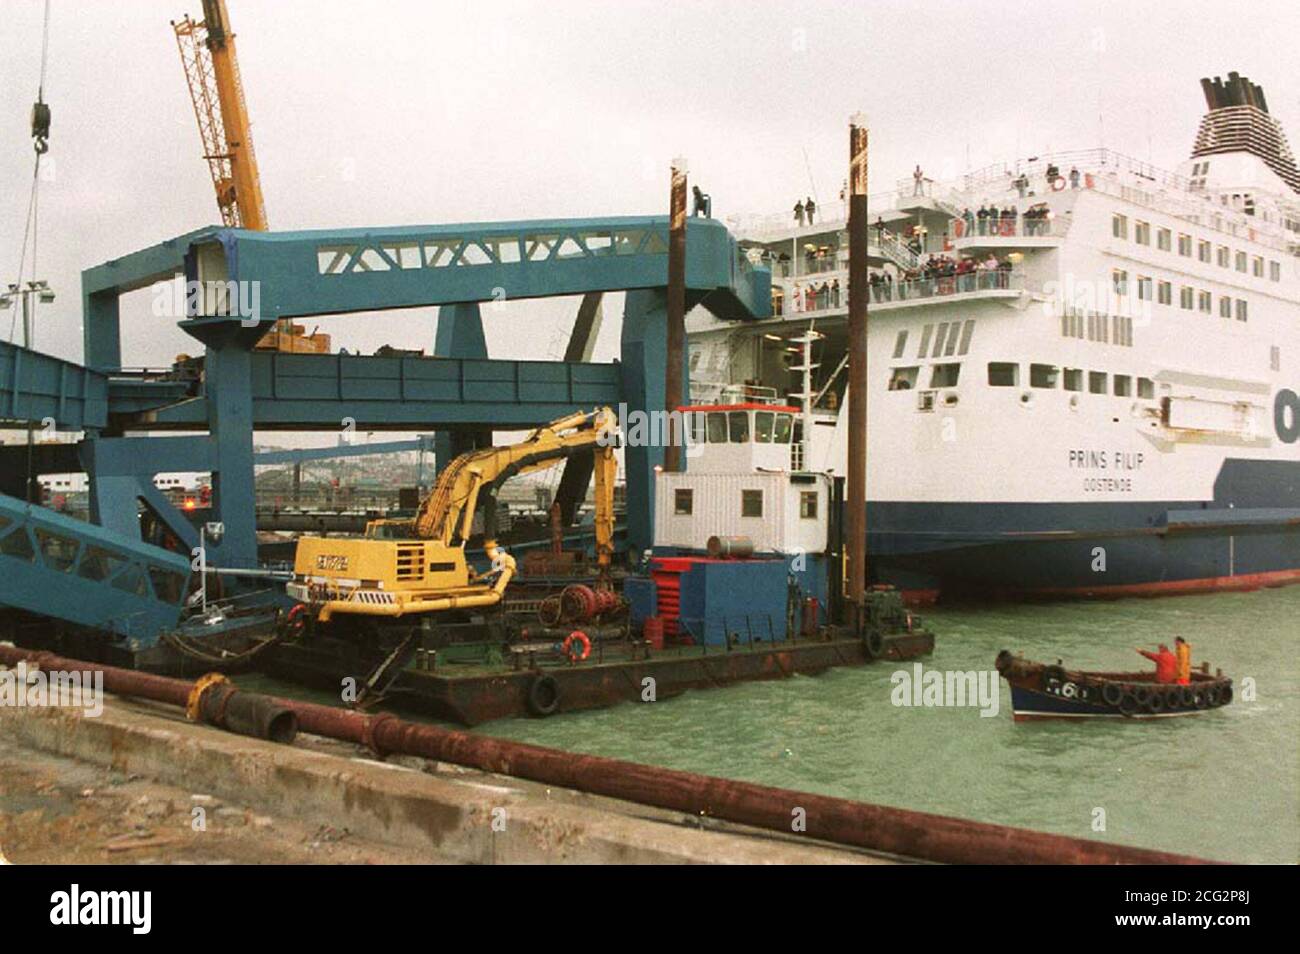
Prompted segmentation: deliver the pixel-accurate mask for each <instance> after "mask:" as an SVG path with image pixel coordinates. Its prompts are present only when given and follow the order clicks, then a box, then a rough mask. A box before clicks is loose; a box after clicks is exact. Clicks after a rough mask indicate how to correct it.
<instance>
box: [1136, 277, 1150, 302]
mask: <svg viewBox="0 0 1300 954" xmlns="http://www.w3.org/2000/svg"><path fill="white" fill-rule="evenodd" d="M1137 285H1138V301H1150V300H1151V276H1150V275H1139V276H1138V282H1137Z"/></svg>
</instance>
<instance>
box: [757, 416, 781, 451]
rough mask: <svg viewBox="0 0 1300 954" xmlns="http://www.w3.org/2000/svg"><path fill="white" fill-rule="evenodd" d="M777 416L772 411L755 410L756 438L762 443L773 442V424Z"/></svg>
mask: <svg viewBox="0 0 1300 954" xmlns="http://www.w3.org/2000/svg"><path fill="white" fill-rule="evenodd" d="M775 417H776V415H775V414H773V413H772V412H771V411H755V412H754V440H756V441H758V442H759V443H760V444H770V443H772V425H773V423H774V418H775Z"/></svg>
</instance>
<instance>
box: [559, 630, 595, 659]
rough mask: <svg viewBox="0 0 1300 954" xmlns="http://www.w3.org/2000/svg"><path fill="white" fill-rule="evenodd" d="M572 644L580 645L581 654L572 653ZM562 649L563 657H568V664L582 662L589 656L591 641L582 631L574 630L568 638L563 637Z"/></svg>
mask: <svg viewBox="0 0 1300 954" xmlns="http://www.w3.org/2000/svg"><path fill="white" fill-rule="evenodd" d="M574 643H582V652H580V653H575V652H574V651H573V644H574ZM562 648H563V649H564V655H566V656H568V657H569V662H571V663H575V662H582V661H583V660H584V659H586V658H587V657H588V656H590V655H591V639H590V638H589V637H588V636H587V634H586V633H584V632H583V631H582V630H580V629H575V630H574V631H573V632H571V633H570V634H569V635H568V636H566V637H564V643H563V645H562Z"/></svg>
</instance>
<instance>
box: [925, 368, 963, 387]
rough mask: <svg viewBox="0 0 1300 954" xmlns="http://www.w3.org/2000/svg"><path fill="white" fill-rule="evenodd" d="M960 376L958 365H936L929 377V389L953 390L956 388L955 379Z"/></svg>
mask: <svg viewBox="0 0 1300 954" xmlns="http://www.w3.org/2000/svg"><path fill="white" fill-rule="evenodd" d="M960 374H961V365H960V364H936V365H935V366H934V370H933V372H932V373H931V375H930V387H932V388H955V387H956V386H957V377H958V375H960Z"/></svg>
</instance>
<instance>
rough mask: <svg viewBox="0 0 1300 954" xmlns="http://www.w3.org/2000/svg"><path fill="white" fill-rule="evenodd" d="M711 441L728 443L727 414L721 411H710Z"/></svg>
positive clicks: (713, 442)
mask: <svg viewBox="0 0 1300 954" xmlns="http://www.w3.org/2000/svg"><path fill="white" fill-rule="evenodd" d="M709 443H710V444H725V443H727V415H725V414H723V413H722V412H721V411H710V412H709Z"/></svg>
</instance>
